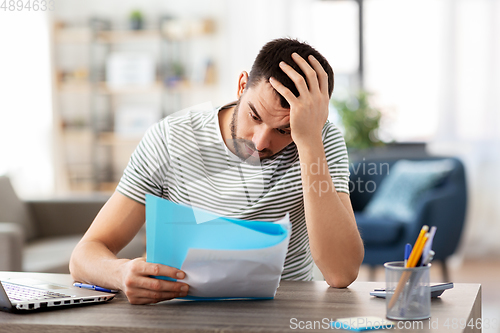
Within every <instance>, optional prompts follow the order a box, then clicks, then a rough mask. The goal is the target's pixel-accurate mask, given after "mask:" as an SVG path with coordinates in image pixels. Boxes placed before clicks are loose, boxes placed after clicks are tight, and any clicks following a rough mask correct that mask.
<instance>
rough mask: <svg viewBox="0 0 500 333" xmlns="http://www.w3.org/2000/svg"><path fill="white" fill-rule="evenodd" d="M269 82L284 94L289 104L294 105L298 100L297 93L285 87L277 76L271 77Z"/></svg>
mask: <svg viewBox="0 0 500 333" xmlns="http://www.w3.org/2000/svg"><path fill="white" fill-rule="evenodd" d="M269 83H270V84H271V86H273V88H274V89H275V90H276V91H277V92H278V93H279V94H280V95H281V96H283V97H284V98H285V99H286V101H287V102H288V104H290V105H293V104H294V102H295V101H296V100H297V97H295V95H294V94H293V93H292V92H291V91H290V89H288V88H287V87H285V86H284V85H283V83H281V82H279V81H278V80H276V79H275V78H273V77H270V78H269Z"/></svg>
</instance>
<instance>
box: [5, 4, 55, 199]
mask: <svg viewBox="0 0 500 333" xmlns="http://www.w3.org/2000/svg"><path fill="white" fill-rule="evenodd" d="M49 45H50V43H49V31H48V16H47V13H46V12H41V11H38V12H33V11H31V12H27V11H20V12H17V11H12V12H11V11H3V10H2V11H0V49H1V51H0V174H2V173H6V174H8V175H9V176H10V177H11V179H12V182H13V183H14V185H15V187H16V189H17V191H18V194H19V195H20V196H33V195H43V194H48V193H51V192H52V190H53V169H52V154H51V130H52V104H51V94H52V92H51V76H50V75H51V74H50V49H49Z"/></svg>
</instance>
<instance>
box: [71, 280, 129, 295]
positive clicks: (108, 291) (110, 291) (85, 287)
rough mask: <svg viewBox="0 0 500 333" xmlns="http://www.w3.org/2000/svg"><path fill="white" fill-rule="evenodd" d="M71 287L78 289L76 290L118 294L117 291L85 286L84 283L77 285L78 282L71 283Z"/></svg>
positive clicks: (89, 285) (91, 285) (90, 285)
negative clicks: (82, 289)
mask: <svg viewBox="0 0 500 333" xmlns="http://www.w3.org/2000/svg"><path fill="white" fill-rule="evenodd" d="M73 286H75V287H78V288H84V289H90V290H95V291H103V292H105V293H117V292H119V290H112V289H106V288H103V287H99V286H95V285H93V284H85V283H79V282H75V283H73Z"/></svg>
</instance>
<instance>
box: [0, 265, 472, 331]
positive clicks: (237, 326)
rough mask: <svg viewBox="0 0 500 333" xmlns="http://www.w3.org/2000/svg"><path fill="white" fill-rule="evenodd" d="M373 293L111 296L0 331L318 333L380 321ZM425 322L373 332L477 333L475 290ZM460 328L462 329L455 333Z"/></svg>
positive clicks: (380, 303) (462, 292)
mask: <svg viewBox="0 0 500 333" xmlns="http://www.w3.org/2000/svg"><path fill="white" fill-rule="evenodd" d="M9 277H10V278H13V277H16V278H19V277H30V278H34V279H40V280H47V281H50V282H53V283H59V284H64V285H71V284H72V283H73V280H72V279H71V277H70V276H69V275H66V274H41V273H15V272H0V279H6V278H9ZM379 287H384V283H379V282H355V283H353V284H352V285H351V286H350V287H349V288H346V289H333V288H329V287H328V285H327V284H326V283H325V282H302V281H282V282H281V286H280V287H279V289H278V292H277V294H276V297H275V299H274V300H258V301H249V300H247V301H241V300H240V301H236V300H232V301H212V302H208V301H206V302H192V301H182V300H173V301H166V302H162V303H160V304H155V305H131V304H129V303H128V301H127V299H126V298H125V297H124V295H123V294H121V293H119V294H118V295H117V297H116V298H115V299H114V300H112V301H111V302H109V303H105V304H96V305H87V306H83V307H68V308H64V309H63V308H60V309H58V310H54V311H45V312H37V313H26V314H12V313H6V312H0V331H1V332H51V333H57V332H65V333H66V332H72V333H74V332H167V331H168V332H285V331H287V332H290V331H301V330H304V331H306V330H307V331H308V332H315V331H325V330H327V329H328V328H327V327H328V323H329V321H330V320H335V319H336V318H342V317H354V316H377V317H382V318H385V300H383V299H377V298H374V297H371V296H370V295H369V292H370V291H372V290H373V289H374V288H379ZM431 314H432V317H431V318H430V319H428V320H422V321H401V322H396V324H397V325H399V326H396V328H395V329H391V330H380V331H377V332H384V331H392V332H403V331H404V332H431V331H432V332H441V331H445V332H481V330H480V327H478V326H476V322H477V323H479V321H480V318H481V285H479V284H468V283H467V284H464V283H457V284H455V287H454V288H453V289H451V290H447V291H445V292H444V294H443V295H442V297H441V298H440V299H435V300H432V303H431ZM461 321H462V323H465V322H466V323H469V324H470V325H469V326H466V327H465V328H461V327H460V322H461ZM398 323H399V324H398ZM471 323H473V325H472V324H471ZM314 325H316V329H314ZM398 327H399V328H398ZM301 328H302V329H301ZM308 328H312V329H308ZM339 331H340V332H344V331H342V330H339Z"/></svg>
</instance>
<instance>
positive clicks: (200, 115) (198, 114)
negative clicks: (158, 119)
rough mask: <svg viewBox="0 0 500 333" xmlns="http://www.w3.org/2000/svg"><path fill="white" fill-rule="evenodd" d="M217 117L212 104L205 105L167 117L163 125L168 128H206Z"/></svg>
mask: <svg viewBox="0 0 500 333" xmlns="http://www.w3.org/2000/svg"><path fill="white" fill-rule="evenodd" d="M215 115H216V110H215V109H214V108H213V107H212V106H211V103H205V104H200V105H196V106H193V107H190V108H186V109H184V110H181V111H177V112H175V113H172V114H171V115H168V116H167V117H165V118H164V119H163V121H162V123H163V124H164V125H165V126H167V127H171V126H180V125H187V126H190V127H204V126H206V125H207V124H209V123H210V122H211V121H213V120H214V118H215Z"/></svg>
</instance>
